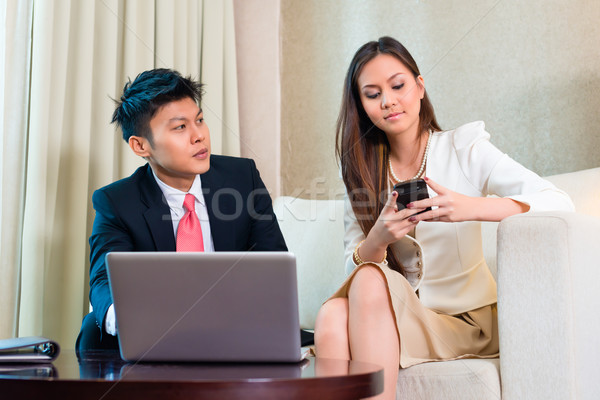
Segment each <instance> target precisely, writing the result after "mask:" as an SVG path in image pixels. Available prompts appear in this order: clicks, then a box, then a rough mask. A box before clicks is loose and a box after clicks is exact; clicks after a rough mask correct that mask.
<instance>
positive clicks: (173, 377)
mask: <svg viewBox="0 0 600 400" xmlns="http://www.w3.org/2000/svg"><path fill="white" fill-rule="evenodd" d="M9 369H10V370H9ZM382 391H383V369H382V368H381V367H379V366H376V365H373V364H367V363H362V362H357V361H342V360H332V359H325V358H313V357H309V358H308V359H306V360H304V361H303V362H302V363H299V364H214V363H213V364H197V363H185V364H173V363H171V364H165V363H137V364H135V363H127V362H124V361H122V360H121V358H120V356H119V354H118V353H117V352H114V351H96V352H88V353H86V354H83V355H82V357H81V358H80V359H78V358H77V356H76V354H75V352H74V351H73V350H63V352H62V353H61V354H60V355H59V357H58V358H57V359H56V360H55V361H54V362H53V363H52V364H48V365H44V364H42V365H23V364H20V365H9V364H0V397H1V398H3V399H40V398H43V399H60V400H64V399H94V400H100V399H102V400H109V399H127V400H135V399H211V400H212V399H359V398H363V397H369V396H373V395H376V394H379V393H381V392H382Z"/></svg>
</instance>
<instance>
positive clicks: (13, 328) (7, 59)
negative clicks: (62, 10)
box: [0, 1, 32, 338]
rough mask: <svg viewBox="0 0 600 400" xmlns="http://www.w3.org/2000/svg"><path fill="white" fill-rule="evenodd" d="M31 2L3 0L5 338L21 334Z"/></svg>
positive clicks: (0, 315) (0, 293)
mask: <svg viewBox="0 0 600 400" xmlns="http://www.w3.org/2000/svg"><path fill="white" fill-rule="evenodd" d="M31 18H32V3H31V2H26V1H19V2H17V1H11V2H2V3H0V22H1V26H3V28H2V29H1V30H0V88H2V90H1V91H0V110H2V111H1V112H0V146H1V148H0V338H7V337H14V336H16V334H17V316H18V309H19V300H18V299H19V277H20V265H21V236H22V232H23V208H24V207H23V205H24V194H25V162H26V147H27V135H26V132H27V107H24V105H26V104H28V102H29V72H30V71H29V48H30V43H31Z"/></svg>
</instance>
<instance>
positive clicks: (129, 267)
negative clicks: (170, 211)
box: [106, 252, 302, 362]
mask: <svg viewBox="0 0 600 400" xmlns="http://www.w3.org/2000/svg"><path fill="white" fill-rule="evenodd" d="M106 265H107V268H108V278H109V282H110V287H111V290H112V296H113V301H114V307H115V314H116V317H117V328H118V332H119V344H120V347H121V357H122V358H123V359H124V360H127V361H196V362H213V361H214V362H298V361H300V360H301V359H302V354H301V353H302V351H301V348H300V326H299V317H298V288H297V281H296V259H295V256H294V255H293V254H292V253H288V252H216V253H176V252H113V253H109V254H107V255H106Z"/></svg>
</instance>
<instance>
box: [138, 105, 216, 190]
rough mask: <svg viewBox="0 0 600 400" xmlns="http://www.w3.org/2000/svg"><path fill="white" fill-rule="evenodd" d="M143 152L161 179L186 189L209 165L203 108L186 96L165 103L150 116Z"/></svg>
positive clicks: (207, 136)
mask: <svg viewBox="0 0 600 400" xmlns="http://www.w3.org/2000/svg"><path fill="white" fill-rule="evenodd" d="M150 130H151V131H152V145H151V146H150V143H149V142H148V141H147V140H146V141H145V149H146V152H147V154H146V155H144V157H146V159H147V160H148V162H149V163H150V165H151V166H152V169H153V170H154V172H155V173H156V175H157V176H158V177H159V179H160V180H161V181H163V182H164V183H166V184H167V185H169V186H171V187H174V188H176V189H179V190H182V191H184V192H187V191H188V190H189V188H190V187H191V186H192V183H193V182H194V178H195V177H196V175H197V174H203V173H205V172H206V171H208V169H209V168H210V133H209V131H208V126H206V123H205V122H204V119H203V114H202V110H201V109H200V108H199V107H198V105H197V104H196V102H195V101H194V100H193V99H191V98H189V97H187V98H185V99H181V100H177V101H173V102H171V103H167V104H165V105H164V106H162V107H161V108H160V109H159V110H158V111H157V112H156V114H155V115H154V117H153V118H152V119H151V120H150Z"/></svg>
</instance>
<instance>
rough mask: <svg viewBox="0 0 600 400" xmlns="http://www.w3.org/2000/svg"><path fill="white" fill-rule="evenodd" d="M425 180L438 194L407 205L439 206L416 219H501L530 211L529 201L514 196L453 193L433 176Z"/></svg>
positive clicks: (448, 220) (446, 220)
mask: <svg viewBox="0 0 600 400" xmlns="http://www.w3.org/2000/svg"><path fill="white" fill-rule="evenodd" d="M425 181H426V182H427V184H428V185H429V187H431V189H433V191H434V192H436V193H437V196H435V197H433V198H430V199H424V200H420V201H415V202H412V203H409V204H408V205H407V208H419V209H422V208H425V207H435V208H434V209H433V210H431V211H427V212H424V213H423V214H419V215H415V216H412V217H410V218H409V220H410V221H412V222H418V221H427V220H429V221H442V222H460V221H501V220H502V219H504V218H506V217H510V216H511V215H515V214H521V213H524V212H527V211H529V205H528V204H525V203H521V202H519V201H516V200H513V199H510V198H496V197H470V196H465V195H463V194H460V193H456V192H453V191H452V190H449V189H447V188H445V187H443V186H442V185H440V184H438V183H436V182H434V181H432V180H431V179H429V178H425Z"/></svg>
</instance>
